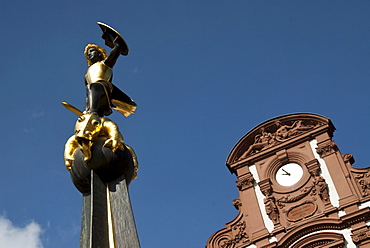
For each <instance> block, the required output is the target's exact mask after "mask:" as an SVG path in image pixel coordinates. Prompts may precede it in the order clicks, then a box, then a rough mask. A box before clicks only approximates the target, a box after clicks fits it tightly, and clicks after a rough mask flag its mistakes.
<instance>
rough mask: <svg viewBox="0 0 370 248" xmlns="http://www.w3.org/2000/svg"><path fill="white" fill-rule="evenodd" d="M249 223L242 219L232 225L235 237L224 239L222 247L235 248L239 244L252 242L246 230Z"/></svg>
mask: <svg viewBox="0 0 370 248" xmlns="http://www.w3.org/2000/svg"><path fill="white" fill-rule="evenodd" d="M246 227H247V225H246V224H245V221H240V222H238V223H236V224H235V225H234V226H233V227H232V234H233V235H232V236H233V238H231V239H229V240H227V241H224V242H223V244H221V246H220V247H221V248H234V247H235V246H236V245H237V244H246V243H250V240H249V238H248V235H247V233H246V232H245V228H246Z"/></svg>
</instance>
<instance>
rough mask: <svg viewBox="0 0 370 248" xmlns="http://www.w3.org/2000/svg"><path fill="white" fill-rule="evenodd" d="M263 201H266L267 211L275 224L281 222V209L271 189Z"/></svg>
mask: <svg viewBox="0 0 370 248" xmlns="http://www.w3.org/2000/svg"><path fill="white" fill-rule="evenodd" d="M263 202H264V203H265V210H266V213H267V215H268V216H269V218H270V219H271V220H272V222H273V223H274V225H276V224H279V209H278V207H277V205H276V200H275V197H273V196H272V195H271V192H270V191H268V192H267V196H266V198H265V199H264V201H263Z"/></svg>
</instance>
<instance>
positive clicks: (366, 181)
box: [355, 172, 370, 197]
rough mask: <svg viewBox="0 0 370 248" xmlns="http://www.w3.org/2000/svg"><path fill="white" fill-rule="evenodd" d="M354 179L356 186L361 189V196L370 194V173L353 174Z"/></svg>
mask: <svg viewBox="0 0 370 248" xmlns="http://www.w3.org/2000/svg"><path fill="white" fill-rule="evenodd" d="M355 179H356V181H357V186H358V187H359V189H360V191H361V195H362V196H364V197H365V196H369V195H370V173H369V172H367V173H361V174H355Z"/></svg>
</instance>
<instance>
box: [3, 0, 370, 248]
mask: <svg viewBox="0 0 370 248" xmlns="http://www.w3.org/2000/svg"><path fill="white" fill-rule="evenodd" d="M369 13H370V2H369V1H245V0H243V1H241V0H235V1H199V0H197V1H193V0H189V1H178V0H171V1H148V0H142V1H127V0H120V1H119V0H107V1H95V0H91V1H70V0H66V1H45V0H34V1H18V0H13V1H0V21H1V23H2V25H0V31H1V36H0V44H1V48H2V49H1V50H2V52H1V62H0V82H1V83H0V94H1V104H0V111H1V113H2V121H1V122H0V130H2V139H1V141H0V146H1V151H2V152H1V157H0V185H2V187H0V196H1V199H2V201H1V203H0V215H1V221H0V230H13V229H14V230H18V232H19V235H26V233H28V232H27V231H30V233H31V234H30V235H29V236H27V237H29V240H28V241H25V242H26V243H27V244H28V246H25V245H23V246H21V247H30V248H34V247H51V248H65V247H78V246H79V231H80V218H81V202H82V196H81V194H80V193H79V192H78V191H77V190H76V189H75V188H74V186H73V185H72V182H71V180H70V177H69V173H68V171H67V170H66V169H65V168H64V162H63V149H64V144H65V142H66V140H67V139H68V138H69V137H70V136H71V135H72V134H73V127H74V123H75V121H76V115H74V114H73V113H71V112H69V111H67V110H66V109H64V108H63V106H62V105H61V102H62V101H67V102H69V103H71V104H73V105H75V106H76V107H78V108H80V109H83V108H84V100H85V90H84V83H83V76H84V74H85V71H86V69H87V65H86V61H85V58H84V56H83V49H84V47H85V46H86V45H87V44H88V43H95V44H98V45H101V46H104V43H103V40H102V39H101V38H100V35H101V31H100V29H99V27H98V26H97V24H96V22H97V21H101V22H105V23H107V24H109V25H111V26H112V27H114V28H115V29H117V30H118V31H119V32H120V33H121V34H122V35H123V37H124V38H125V40H126V41H127V43H128V45H129V47H130V50H131V53H130V54H129V56H127V57H121V58H119V60H118V62H117V64H116V66H115V68H114V79H113V82H114V84H116V85H117V86H118V87H119V88H121V89H122V90H123V91H125V92H126V93H127V94H128V95H130V96H131V97H132V98H133V99H134V100H135V101H136V102H137V104H138V109H137V112H136V114H134V115H133V116H130V117H129V118H125V117H123V116H122V115H120V114H119V113H114V114H113V115H111V116H110V118H111V119H112V120H113V121H115V122H116V123H117V124H118V125H119V127H120V130H121V132H122V134H123V136H124V138H125V141H126V142H127V143H128V144H129V145H131V146H132V147H133V148H134V149H135V151H136V153H137V155H138V159H139V163H140V167H139V172H138V179H137V180H135V181H133V182H132V184H131V186H130V195H131V200H132V205H133V211H134V214H135V219H136V224H137V229H138V234H139V238H140V242H141V245H142V247H143V248H152V247H153V248H157V247H158V248H159V247H161V248H162V247H165V248H166V247H169V248H171V247H180V248H182V247H184V248H185V247H204V245H205V244H206V242H207V239H208V238H209V236H210V235H212V233H214V232H215V231H217V230H219V229H221V228H223V226H224V224H225V223H226V222H229V221H231V220H232V219H233V218H234V217H235V216H236V214H237V211H236V210H235V209H234V207H233V206H232V204H231V202H232V200H233V199H235V198H237V196H238V194H237V188H236V187H235V181H236V178H235V176H234V175H231V174H230V173H229V171H228V170H227V168H226V166H225V160H226V158H227V156H228V154H229V152H230V150H231V149H232V148H233V146H234V145H235V144H236V143H237V141H238V140H239V139H240V138H241V137H242V136H243V135H244V134H246V133H247V132H248V131H249V130H250V129H252V128H253V127H254V126H256V125H258V124H259V123H261V122H263V121H265V120H268V119H270V118H273V117H276V116H279V115H284V114H288V113H297V112H309V113H316V114H321V115H324V116H326V117H329V118H330V119H331V120H332V121H333V123H334V125H335V126H336V128H337V132H336V133H335V136H334V140H335V141H336V143H337V144H338V146H339V148H340V150H341V152H342V153H343V154H345V153H352V154H353V155H354V157H355V160H356V163H355V166H357V167H366V166H369V163H368V161H369V157H368V149H367V143H368V142H367V141H368V140H369V139H370V135H369V132H368V130H367V127H369V125H370V114H369V111H368V110H369V108H370V102H369V97H368V95H369V88H370V87H369V82H370V70H369V69H370V68H369V67H370V32H369V31H370V15H369ZM9 221H10V222H9ZM6 228H7V229H6ZM12 228H13V229H12ZM27 235H28V234H27ZM14 237H18V236H9V232H6V231H2V233H0V238H1V239H3V240H4V239H8V240H9V239H10V240H12V239H13V240H20V239H19V238H14ZM30 240H32V241H30ZM32 242H33V243H34V244H35V245H31V243H32ZM37 242H41V243H42V245H39V246H37ZM0 244H2V242H0ZM15 247H17V246H15Z"/></svg>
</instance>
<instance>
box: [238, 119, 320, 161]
mask: <svg viewBox="0 0 370 248" xmlns="http://www.w3.org/2000/svg"><path fill="white" fill-rule="evenodd" d="M317 125H320V124H319V123H315V124H314V125H311V124H308V123H304V121H303V120H296V121H294V122H291V121H290V122H282V121H280V120H277V121H275V123H274V125H273V126H272V127H269V129H271V130H274V131H271V132H268V131H267V130H266V128H265V127H262V128H261V129H260V133H258V134H257V135H256V136H255V137H254V143H253V144H251V145H250V146H249V147H248V150H247V151H245V152H244V153H243V154H242V155H241V156H240V158H239V160H240V159H244V158H246V157H248V156H250V155H252V154H255V153H258V152H260V151H262V150H265V149H267V148H269V147H272V146H275V145H278V144H280V143H282V142H285V141H286V140H288V139H290V138H292V137H295V136H298V135H301V134H302V133H305V132H307V131H309V130H311V129H313V128H315V127H316V126H317Z"/></svg>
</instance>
